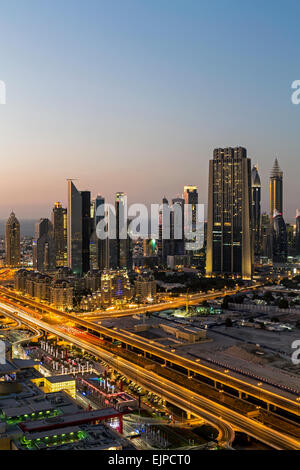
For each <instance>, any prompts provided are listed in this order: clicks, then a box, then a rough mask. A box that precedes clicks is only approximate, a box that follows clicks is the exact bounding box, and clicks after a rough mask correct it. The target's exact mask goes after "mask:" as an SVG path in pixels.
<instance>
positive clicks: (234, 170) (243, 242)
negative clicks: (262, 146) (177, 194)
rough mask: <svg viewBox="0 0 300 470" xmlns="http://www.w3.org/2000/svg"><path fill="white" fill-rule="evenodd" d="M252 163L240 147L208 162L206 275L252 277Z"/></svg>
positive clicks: (219, 151) (217, 154)
mask: <svg viewBox="0 0 300 470" xmlns="http://www.w3.org/2000/svg"><path fill="white" fill-rule="evenodd" d="M251 239H252V236H251V162H250V159H249V158H247V151H246V149H245V148H243V147H237V148H224V149H222V148H220V149H215V150H214V154H213V160H210V162H209V188H208V222H207V252H206V274H207V276H212V275H214V274H229V275H237V276H242V277H243V278H244V279H250V278H251V276H252V248H253V247H252V240H251Z"/></svg>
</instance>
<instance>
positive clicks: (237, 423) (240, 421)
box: [1, 304, 300, 450]
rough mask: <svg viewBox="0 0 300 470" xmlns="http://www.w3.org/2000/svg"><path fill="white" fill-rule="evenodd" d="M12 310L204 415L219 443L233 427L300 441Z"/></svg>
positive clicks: (287, 442)
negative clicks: (215, 428)
mask: <svg viewBox="0 0 300 470" xmlns="http://www.w3.org/2000/svg"><path fill="white" fill-rule="evenodd" d="M1 306H2V308H8V309H12V307H8V306H6V307H5V305H4V307H3V304H2V305H1ZM15 310H17V315H16V318H21V319H22V320H23V321H24V322H25V323H29V324H31V323H34V324H36V325H37V326H39V327H40V328H42V329H45V330H46V331H49V332H51V333H53V334H55V335H57V336H59V337H61V338H63V339H65V340H67V341H69V342H71V343H73V344H76V345H78V346H79V347H81V348H82V349H84V350H87V351H90V352H91V353H93V354H95V355H96V356H98V357H100V358H101V359H103V360H105V361H106V362H107V363H108V364H110V365H111V366H112V367H114V368H115V369H116V370H118V371H120V372H121V373H123V374H124V375H126V376H127V377H128V378H130V379H131V380H133V381H134V382H136V383H139V384H140V385H141V386H143V387H144V388H145V389H146V390H149V391H150V392H153V393H156V394H157V395H159V396H161V397H162V398H164V399H166V400H167V401H169V402H170V403H173V404H174V405H176V406H179V407H180V408H182V409H184V410H185V411H187V412H190V413H192V414H193V415H195V416H198V417H203V418H204V419H205V420H206V421H208V422H210V423H211V424H213V425H215V426H216V427H217V428H218V429H219V431H220V433H219V442H220V443H221V444H222V445H227V446H230V445H231V443H232V441H233V438H234V429H236V430H240V431H243V432H245V433H246V434H248V435H250V436H253V437H255V438H256V439H258V440H260V441H262V442H264V443H265V444H267V445H269V446H271V447H273V448H274V449H278V450H280V449H286V450H300V441H299V440H297V439H295V438H293V437H291V436H289V435H286V434H284V433H280V432H278V431H275V430H274V429H271V428H268V427H267V426H265V425H264V424H262V423H260V422H258V421H256V420H254V419H250V418H248V417H246V416H243V415H241V414H239V413H237V412H235V411H232V410H230V409H228V408H226V407H224V406H222V405H220V404H218V403H215V402H213V401H211V400H209V399H207V398H204V397H202V396H199V395H197V394H195V392H192V391H190V390H188V389H187V388H184V387H181V386H179V385H177V384H174V383H173V382H171V381H169V380H167V379H165V378H163V377H161V376H158V375H157V374H155V373H154V372H152V371H151V370H147V369H145V368H142V367H139V366H137V365H136V364H131V363H130V362H129V361H127V360H125V359H123V358H120V357H118V356H117V355H115V354H113V353H110V352H108V351H106V350H103V349H101V348H100V347H99V346H95V345H93V344H91V343H90V342H89V341H87V340H84V339H82V338H78V337H77V336H75V335H74V334H70V333H66V332H64V331H61V330H60V329H59V326H57V325H55V326H53V325H49V324H46V323H45V322H43V321H41V320H37V319H34V318H31V317H30V315H28V314H27V313H24V312H23V311H22V310H21V309H20V308H18V309H15Z"/></svg>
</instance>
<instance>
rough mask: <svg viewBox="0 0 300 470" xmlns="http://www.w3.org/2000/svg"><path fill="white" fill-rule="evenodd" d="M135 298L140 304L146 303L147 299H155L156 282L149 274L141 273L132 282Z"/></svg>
mask: <svg viewBox="0 0 300 470" xmlns="http://www.w3.org/2000/svg"><path fill="white" fill-rule="evenodd" d="M134 285H135V296H136V298H137V299H138V300H139V301H140V302H146V301H147V299H152V300H153V299H155V297H156V280H155V279H154V276H153V274H151V273H147V272H144V273H141V274H139V275H138V276H137V278H136V280H135V281H134Z"/></svg>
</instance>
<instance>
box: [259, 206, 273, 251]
mask: <svg viewBox="0 0 300 470" xmlns="http://www.w3.org/2000/svg"><path fill="white" fill-rule="evenodd" d="M261 244H262V255H263V256H264V257H265V258H267V259H268V260H271V259H272V256H273V228H272V224H271V222H270V216H269V214H267V213H266V212H264V213H263V214H262V216H261Z"/></svg>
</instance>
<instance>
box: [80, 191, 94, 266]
mask: <svg viewBox="0 0 300 470" xmlns="http://www.w3.org/2000/svg"><path fill="white" fill-rule="evenodd" d="M80 195H81V216H82V272H83V273H87V272H88V271H89V269H90V237H91V232H92V222H91V193H90V191H81V192H80Z"/></svg>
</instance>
